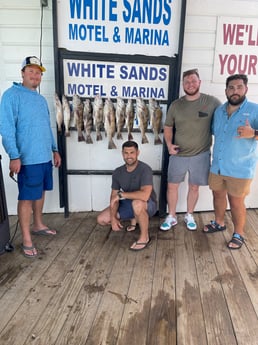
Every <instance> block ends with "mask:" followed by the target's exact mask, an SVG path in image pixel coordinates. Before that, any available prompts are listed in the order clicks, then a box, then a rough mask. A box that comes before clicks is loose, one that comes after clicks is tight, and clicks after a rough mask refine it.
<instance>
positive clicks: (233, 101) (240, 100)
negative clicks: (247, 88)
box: [227, 95, 245, 105]
mask: <svg viewBox="0 0 258 345" xmlns="http://www.w3.org/2000/svg"><path fill="white" fill-rule="evenodd" d="M235 96H238V98H235V99H233V97H235ZM227 99H228V103H229V104H231V105H239V104H241V103H243V102H244V100H245V95H244V96H239V95H232V96H230V97H229V96H227Z"/></svg>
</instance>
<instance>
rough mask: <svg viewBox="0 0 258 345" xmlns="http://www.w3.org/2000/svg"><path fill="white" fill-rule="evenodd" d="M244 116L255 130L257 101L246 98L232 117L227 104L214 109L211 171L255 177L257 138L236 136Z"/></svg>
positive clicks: (256, 125)
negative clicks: (228, 112) (252, 101)
mask: <svg viewBox="0 0 258 345" xmlns="http://www.w3.org/2000/svg"><path fill="white" fill-rule="evenodd" d="M246 119H248V121H249V123H250V125H251V127H252V128H254V129H258V104H255V103H251V102H248V101H247V100H245V101H244V102H243V103H242V104H241V106H240V107H239V108H238V110H237V111H235V112H234V113H233V114H232V115H231V116H228V114H227V103H225V104H223V105H221V106H220V107H218V108H217V109H216V111H215V114H214V118H213V124H212V133H213V135H214V140H215V143H214V147H213V160H212V165H211V172H212V173H214V174H221V175H224V176H231V177H236V178H248V179H249V178H253V177H254V173H255V167H256V163H257V154H258V152H257V141H256V139H255V138H249V139H245V138H238V137H237V136H238V132H237V128H238V127H239V126H244V125H245V122H246Z"/></svg>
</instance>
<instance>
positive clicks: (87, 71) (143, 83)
mask: <svg viewBox="0 0 258 345" xmlns="http://www.w3.org/2000/svg"><path fill="white" fill-rule="evenodd" d="M63 69H64V93H65V95H66V96H72V95H74V94H78V95H79V96H81V97H85V98H86V97H94V96H96V95H100V96H101V97H104V98H108V97H109V98H116V97H122V98H125V99H128V98H137V97H141V98H143V99H149V98H155V99H157V100H167V99H168V83H169V66H168V65H156V64H139V63H128V62H126V63H117V62H105V61H87V60H73V59H64V60H63Z"/></svg>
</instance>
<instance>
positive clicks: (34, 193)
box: [18, 161, 53, 200]
mask: <svg viewBox="0 0 258 345" xmlns="http://www.w3.org/2000/svg"><path fill="white" fill-rule="evenodd" d="M52 167H53V165H52V162H51V161H49V162H48V163H42V164H31V165H22V166H21V170H20V172H19V174H18V189H19V195H18V200H39V199H41V198H42V196H43V191H45V190H52V189H53V173H52V170H53V168H52Z"/></svg>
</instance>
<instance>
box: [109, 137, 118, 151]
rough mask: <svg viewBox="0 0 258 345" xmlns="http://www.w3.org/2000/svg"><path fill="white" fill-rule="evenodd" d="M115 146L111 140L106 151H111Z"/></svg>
mask: <svg viewBox="0 0 258 345" xmlns="http://www.w3.org/2000/svg"><path fill="white" fill-rule="evenodd" d="M116 148H117V147H116V144H115V143H114V141H113V139H111V140H109V142H108V149H109V150H112V149H116Z"/></svg>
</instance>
